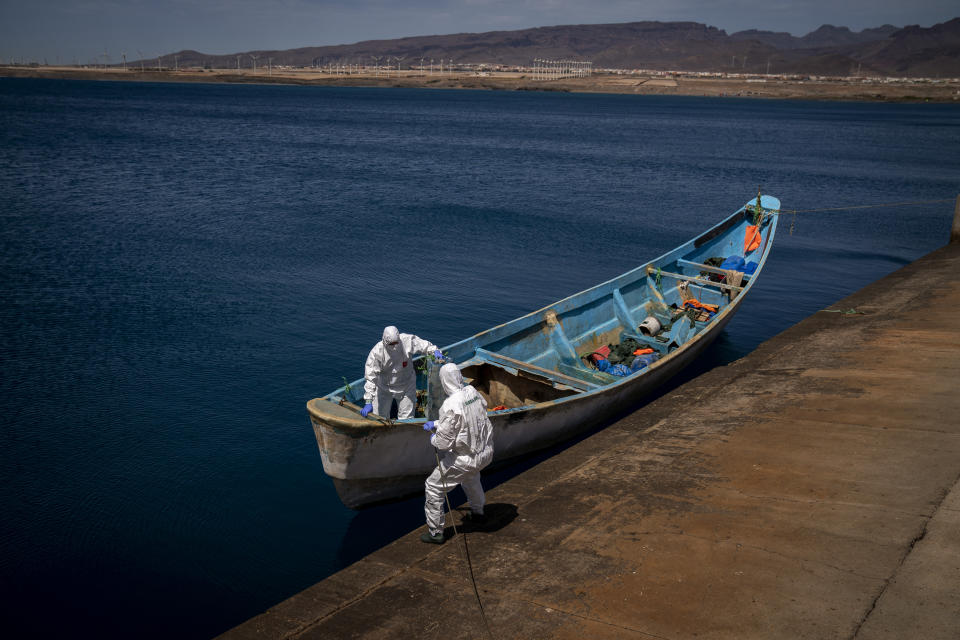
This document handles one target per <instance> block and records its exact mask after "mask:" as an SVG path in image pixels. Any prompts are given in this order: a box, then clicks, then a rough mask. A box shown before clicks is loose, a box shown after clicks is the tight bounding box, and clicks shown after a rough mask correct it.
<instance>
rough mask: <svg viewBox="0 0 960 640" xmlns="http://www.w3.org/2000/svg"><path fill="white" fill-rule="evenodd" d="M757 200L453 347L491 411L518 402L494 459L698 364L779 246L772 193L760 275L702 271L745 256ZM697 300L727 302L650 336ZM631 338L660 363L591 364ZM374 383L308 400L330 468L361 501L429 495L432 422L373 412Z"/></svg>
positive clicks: (608, 410) (345, 494) (500, 430)
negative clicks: (714, 275) (628, 367)
mask: <svg viewBox="0 0 960 640" xmlns="http://www.w3.org/2000/svg"><path fill="white" fill-rule="evenodd" d="M755 203H756V201H755V200H753V201H751V202H750V203H748V204H747V205H745V207H742V208H741V209H740V210H738V211H737V212H736V213H734V214H733V215H731V216H730V217H728V218H727V219H726V220H723V221H722V222H720V223H719V224H717V225H715V226H714V227H713V228H711V229H709V230H708V231H706V232H705V233H703V234H701V235H699V236H697V237H696V238H694V239H693V240H690V241H689V242H687V243H685V244H683V245H681V246H680V247H678V248H676V249H674V250H673V251H670V252H669V253H667V254H664V255H663V256H660V257H659V258H656V259H655V260H652V261H651V262H649V263H647V264H645V265H642V266H640V267H638V268H636V269H633V270H631V271H629V272H627V273H624V274H622V275H620V276H617V277H616V278H613V279H611V280H609V281H607V282H604V283H601V284H598V285H596V286H594V287H591V288H590V289H587V290H585V291H581V292H580V293H577V294H575V295H572V296H570V297H568V298H565V299H563V300H560V301H558V302H556V303H554V304H552V305H549V306H547V307H544V308H543V309H540V310H538V311H535V312H533V313H530V314H527V315H525V316H522V317H520V318H517V319H516V320H512V321H510V322H508V323H505V324H502V325H498V326H496V327H493V328H491V329H488V330H487V331H484V332H482V333H479V334H477V335H474V336H471V337H470V338H467V339H465V340H462V341H460V342H457V343H455V344H452V345H450V346H449V347H447V348H445V349H444V350H443V351H444V353H446V354H448V355H449V356H450V357H451V358H452V359H453V360H454V361H455V362H457V363H458V366H459V367H460V369H461V370H462V371H463V374H464V377H465V378H466V379H467V380H468V381H471V384H473V385H474V386H475V387H476V388H477V389H478V391H480V392H481V394H483V395H484V397H485V398H486V400H487V403H488V407H490V408H493V407H495V406H498V405H506V406H507V407H508V408H507V409H506V410H501V411H491V412H489V416H490V420H491V422H492V423H493V426H494V463H498V462H500V463H502V462H504V461H506V460H509V459H512V458H516V457H518V456H522V455H524V454H528V453H531V452H533V451H536V450H538V449H543V448H545V447H548V446H550V445H553V444H556V443H558V442H563V441H564V440H568V439H570V438H572V437H574V436H576V435H577V434H579V433H582V432H583V431H585V430H587V429H589V428H591V427H593V426H596V425H597V424H600V423H602V422H603V421H605V420H608V419H609V418H611V417H613V416H615V415H617V414H620V413H622V412H623V411H625V410H627V409H629V408H630V407H633V406H636V405H637V404H638V403H639V402H640V401H641V400H643V399H644V397H646V396H647V395H649V394H650V393H652V392H653V391H655V390H656V389H658V388H659V387H661V386H662V385H663V384H664V383H665V382H666V381H667V380H669V379H670V378H671V377H673V376H674V375H676V374H677V373H678V372H679V371H680V370H681V369H683V368H684V367H686V366H687V365H689V364H690V362H692V361H693V360H695V359H696V358H697V357H698V356H699V355H700V354H701V353H702V352H703V351H704V350H705V349H706V348H707V347H708V346H709V345H710V344H711V343H712V342H713V340H715V339H716V337H717V335H719V333H720V332H721V331H723V329H724V327H725V326H726V325H727V323H728V322H729V321H730V319H731V318H732V317H733V314H734V313H736V311H737V309H738V308H739V306H740V303H741V302H742V300H743V299H744V297H745V295H746V294H747V293H748V292H749V290H750V289H751V288H752V287H753V285H754V283H755V282H756V281H757V278H758V277H759V275H760V274H761V272H762V270H763V266H764V264H765V263H766V259H767V256H768V255H769V253H770V250H771V247H772V245H773V239H774V235H775V232H776V226H777V220H778V217H779V216H778V215H777V211H778V210H779V207H780V202H779V200H777V199H776V198H773V197H771V196H763V197H762V198H761V207H762V211H763V213H762V216H761V222H760V246H759V247H758V248H757V249H756V250H754V251H752V252H750V253H748V254H747V256H746V259H747V260H750V261H754V262H756V263H757V268H756V271H755V272H754V273H753V275H752V276H751V277H750V278H749V279H746V280H745V281H744V282H743V283H742V285H741V286H739V287H737V286H732V287H731V286H729V285H724V284H718V283H713V282H706V281H705V279H704V278H703V277H701V276H700V273H701V271H702V270H703V268H704V265H703V263H704V262H705V261H706V259H707V258H710V257H723V258H726V257H729V256H731V255H743V249H744V237H745V234H746V232H747V227H748V225H749V224H751V222H752V221H753V219H755V218H756V217H757V216H756V213H755V210H754V211H751V210H748V209H747V207H749V206H753V205H755ZM658 280H659V286H658V285H657V282H658ZM682 283H686V284H682ZM684 287H686V290H685V291H684V290H683V288H684ZM685 296H686V297H694V298H698V299H700V300H701V301H702V302H704V303H708V304H717V305H719V306H720V310H719V311H718V313H716V315H715V316H714V317H713V318H712V319H710V320H709V321H707V322H702V323H701V322H697V323H696V324H695V325H694V324H691V323H689V322H685V321H683V320H682V319H678V321H677V322H675V323H673V330H672V332H671V334H669V336H666V339H667V342H666V343H664V341H663V340H656V339H653V338H649V337H646V336H643V335H641V334H640V332H639V331H638V330H637V327H638V325H639V324H640V323H641V322H642V321H643V320H644V318H646V317H647V316H648V315H653V316H654V317H658V319H661V321H663V320H666V319H668V315H669V311H670V308H669V305H671V304H674V303H677V304H680V303H682V300H683V298H684V297H685ZM665 314H666V315H665ZM624 334H627V335H629V337H634V338H636V339H638V340H639V341H641V342H643V341H646V342H648V343H649V344H650V346H651V347H653V348H655V349H656V350H657V351H658V352H659V353H660V355H661V357H660V359H659V360H657V361H656V362H654V363H653V364H651V365H650V366H648V367H646V368H644V369H641V370H640V371H638V372H636V373H634V374H632V375H629V376H627V377H614V376H609V375H606V374H602V373H600V372H597V371H596V370H594V369H592V368H591V367H590V366H589V365H588V364H587V363H586V362H585V361H584V359H583V357H582V356H584V355H586V354H589V353H590V352H592V351H594V350H595V349H597V348H600V347H603V346H604V345H606V344H608V343H617V342H620V339H621V337H624ZM661 337H662V338H663V337H664V336H661ZM418 384H419V385H420V386H421V388H422V386H423V385H425V379H424V380H421V381H419V383H418ZM362 387H363V380H362V379H361V380H357V381H355V382H352V383H351V384H350V388H349V390H346V389H345V388H340V389H338V390H336V391H335V392H333V393H331V394H329V395H327V396H324V397H322V398H315V399H313V400H311V401H310V402H308V403H307V410H308V413H309V415H310V420H311V423H312V424H313V428H314V433H315V435H316V438H317V443H318V446H319V448H320V454H321V458H322V460H323V466H324V471H325V472H326V473H327V475H329V476H330V477H331V478H333V480H334V484H335V486H336V488H337V492H338V494H339V495H340V498H341V500H342V501H343V503H344V504H345V505H346V506H348V507H351V508H360V507H363V506H366V505H369V504H374V503H377V502H383V501H387V500H393V499H397V498H401V497H404V496H407V495H410V494H412V493H416V492H420V491H422V490H423V482H424V480H425V478H426V476H427V475H428V474H429V473H430V472H431V471H432V470H433V467H434V465H435V459H434V452H433V449H432V447H431V446H430V444H429V439H428V438H427V437H426V436H425V434H424V433H423V429H422V426H423V422H424V420H425V418H417V419H411V420H393V421H390V420H385V419H383V418H376V417H370V418H361V417H360V415H359V413H358V407H357V403H358V402H359V403H360V404H362V397H361V396H362ZM345 390H346V393H345Z"/></svg>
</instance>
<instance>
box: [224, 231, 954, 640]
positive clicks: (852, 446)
mask: <svg viewBox="0 0 960 640" xmlns="http://www.w3.org/2000/svg"><path fill="white" fill-rule="evenodd" d="M829 309H831V310H832V311H827V310H824V311H823V312H818V313H814V314H813V315H812V316H810V317H809V318H807V319H805V320H803V321H802V322H800V323H798V324H797V325H795V326H793V327H791V328H790V329H787V330H786V331H784V332H783V333H781V334H779V335H777V336H775V337H774V338H772V339H770V340H768V341H766V342H765V343H763V344H762V345H760V347H758V348H757V349H756V350H755V351H754V352H753V353H751V354H749V355H747V356H745V357H744V358H742V359H740V360H738V361H736V362H733V363H731V364H729V365H727V366H724V367H719V368H717V369H714V370H711V371H709V372H707V373H705V374H703V375H701V376H699V377H698V378H696V379H694V380H691V381H690V382H688V383H686V384H684V385H682V386H680V387H678V388H677V389H675V390H674V391H672V392H670V393H668V394H666V395H664V396H661V397H660V398H658V399H656V400H655V401H653V402H651V403H650V404H648V405H646V406H644V407H642V408H641V409H639V410H638V411H636V412H634V413H632V414H630V415H628V416H626V417H624V418H622V419H621V420H619V421H617V422H616V423H614V424H612V425H611V426H609V427H608V428H606V429H604V430H603V431H600V432H598V433H596V434H594V435H592V436H590V437H589V438H587V439H585V440H583V441H581V442H579V443H577V444H576V445H574V446H572V447H570V448H569V449H566V450H564V451H562V452H561V453H559V454H557V455H556V456H554V457H552V458H549V459H548V460H545V461H544V462H542V463H540V464H538V465H537V466H535V467H533V468H531V469H529V470H527V471H526V472H524V473H522V474H520V475H518V476H516V477H515V478H513V479H511V480H509V481H507V482H505V483H503V484H501V485H500V486H498V487H495V488H494V489H492V490H491V491H489V492H488V494H487V500H488V514H489V515H490V520H491V522H489V523H488V524H487V525H486V526H484V527H483V528H475V529H471V528H470V527H469V526H466V527H461V526H460V525H459V522H460V517H459V515H456V514H455V515H453V516H448V517H447V525H448V526H447V531H448V533H452V527H451V526H450V524H451V520H452V519H453V518H455V519H456V520H455V521H456V522H457V523H458V529H460V530H461V535H459V536H456V537H454V538H453V539H450V540H448V542H447V543H446V544H444V545H443V546H440V547H437V546H434V545H426V544H423V543H421V542H420V541H419V534H420V533H421V532H422V531H424V527H421V528H419V529H418V530H416V531H413V532H411V533H410V534H408V535H406V536H403V537H401V538H400V539H398V540H396V541H394V542H393V543H391V544H389V545H387V546H385V547H383V548H381V549H379V550H378V551H376V552H374V553H372V554H370V555H369V556H367V557H365V558H363V559H362V560H360V561H358V562H356V563H354V564H353V565H351V566H349V567H347V568H345V569H343V570H342V571H340V572H338V573H336V574H334V575H333V576H330V577H329V578H327V579H325V580H323V581H321V582H319V583H317V584H316V585H314V586H312V587H310V588H309V589H307V590H305V591H303V592H301V593H299V594H297V595H295V596H293V597H291V598H289V599H288V600H286V601H284V602H282V603H280V604H278V605H276V606H275V607H273V608H271V609H269V610H268V611H266V612H265V613H263V614H261V615H259V616H256V617H254V618H252V619H251V620H249V621H247V622H245V623H243V624H241V625H240V626H238V627H236V628H234V629H231V630H229V631H227V632H225V633H224V634H223V635H222V636H219V637H220V638H225V639H230V640H240V639H245V638H277V639H280V638H284V639H286V638H291V639H292V638H297V639H307V638H412V637H416V638H439V637H455V638H488V637H491V636H492V637H494V638H584V637H586V638H599V639H603V638H634V637H635V638H668V639H680V638H718V639H725V638H737V639H742V638H790V639H801V638H851V639H857V640H873V639H885V638H925V639H927V640H937V639H940V638H943V639H946V638H951V639H956V638H957V637H958V632H957V629H960V393H958V391H960V384H958V382H957V381H958V380H960V244H956V243H955V244H952V245H947V246H946V247H943V248H941V249H938V250H937V251H934V252H932V253H930V254H929V255H927V256H924V257H923V258H920V259H919V260H917V261H915V262H913V263H911V264H909V265H907V266H905V267H903V268H902V269H900V270H898V271H896V272H894V273H892V274H890V275H888V276H886V277H884V278H882V279H880V280H878V281H877V282H875V283H873V284H871V285H869V286H867V287H865V288H864V289H862V290H860V291H858V292H857V293H854V294H853V295H851V296H849V297H847V298H844V299H843V300H840V301H839V302H837V303H836V304H834V305H832V306H831V307H830V308H829ZM851 309H853V310H856V311H857V313H840V312H839V311H847V310H851ZM464 532H465V534H466V535H464ZM464 541H466V543H467V546H468V549H469V555H470V558H471V561H472V566H473V572H474V576H475V579H476V584H477V587H478V590H479V594H480V598H481V601H482V603H483V609H484V612H485V618H486V621H487V624H488V625H489V629H490V633H489V634H488V633H487V630H486V628H485V623H484V619H483V617H481V614H480V609H479V606H478V603H477V599H476V597H475V595H474V591H473V586H472V584H471V582H470V580H469V575H468V572H467V565H466V562H465V560H464V555H463V553H464V548H463V542H464Z"/></svg>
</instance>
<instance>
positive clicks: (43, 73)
mask: <svg viewBox="0 0 960 640" xmlns="http://www.w3.org/2000/svg"><path fill="white" fill-rule="evenodd" d="M0 76H6V77H32V78H59V79H76V80H131V81H138V82H232V83H259V84H269V83H273V84H299V85H313V86H340V87H408V88H431V89H475V90H499V91H562V92H580V93H620V94H636V95H689V96H727V97H738V96H739V97H751V98H787V99H801V100H853V101H887V102H960V79H950V80H934V79H907V78H898V79H876V78H821V79H804V80H799V79H793V78H785V77H777V76H767V77H749V78H748V77H698V76H697V75H695V74H682V73H680V74H671V75H661V74H653V73H647V74H641V73H624V74H615V73H594V74H593V75H591V76H588V77H582V78H562V79H549V80H538V79H535V78H534V76H533V74H532V73H518V72H503V73H500V72H484V73H477V72H473V71H471V72H459V71H453V72H447V71H446V70H445V71H444V73H442V74H441V73H440V72H439V71H437V70H434V72H433V73H430V72H429V71H423V72H421V71H419V70H410V69H404V70H402V71H397V70H395V69H394V70H389V71H387V70H384V69H381V70H379V72H377V71H375V70H373V69H360V70H359V71H358V72H355V73H349V74H348V73H340V74H338V73H335V72H330V71H328V70H326V69H323V70H321V69H282V70H278V69H270V70H267V69H257V70H256V71H253V70H251V69H239V70H235V69H208V70H204V69H184V70H179V71H173V70H163V71H149V70H144V71H141V70H140V69H133V68H131V67H129V66H128V68H127V70H123V69H118V68H106V69H103V68H101V69H83V68H76V67H52V66H44V67H0Z"/></svg>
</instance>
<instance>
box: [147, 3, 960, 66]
mask: <svg viewBox="0 0 960 640" xmlns="http://www.w3.org/2000/svg"><path fill="white" fill-rule="evenodd" d="M173 56H176V57H177V64H179V65H180V66H207V67H213V68H232V67H235V66H236V65H237V64H238V62H237V59H238V58H239V65H240V66H241V67H243V68H250V67H251V66H252V64H253V56H256V57H257V63H256V64H257V66H258V67H266V66H267V64H272V65H290V66H312V65H317V64H322V65H326V64H330V63H334V62H337V61H339V62H342V63H345V64H347V63H349V64H358V63H359V64H367V65H369V64H372V63H373V62H374V60H379V63H380V64H386V63H387V62H388V61H389V63H390V64H391V65H392V66H394V67H395V66H396V65H397V64H400V65H401V66H402V67H404V68H408V67H419V65H420V61H421V59H422V60H423V61H424V64H429V62H430V60H431V59H433V60H434V64H437V63H438V62H439V61H440V60H441V59H443V61H444V64H445V65H446V64H448V63H449V61H450V60H453V61H454V63H458V64H466V63H488V64H502V65H510V66H513V65H531V64H532V63H533V61H534V59H538V58H539V59H544V58H546V59H569V60H588V61H592V62H593V66H594V68H597V69H599V68H613V69H655V70H682V71H713V72H740V73H744V72H746V73H766V72H769V73H777V74H809V75H841V76H846V75H854V74H859V75H870V76H876V75H879V76H914V77H917V76H920V77H938V76H939V77H944V76H947V77H958V76H960V18H954V19H953V20H950V21H949V22H943V23H941V24H937V25H934V26H932V27H929V28H924V27H919V26H908V27H904V28H898V27H894V26H892V25H884V26H882V27H877V28H875V29H864V30H863V31H860V32H853V31H850V29H848V28H846V27H835V26H831V25H823V26H822V27H820V28H819V29H817V30H816V31H812V32H810V33H808V34H807V35H805V36H802V37H796V36H793V35H790V34H789V33H784V32H773V31H757V30H755V29H751V30H749V31H738V32H737V33H733V34H729V35H728V34H727V33H726V32H725V31H723V30H722V29H717V28H715V27H711V26H707V25H704V24H700V23H697V22H629V23H623V24H590V25H569V26H556V27H540V28H536V29H523V30H519V31H491V32H488V33H458V34H452V35H441V36H418V37H411V38H399V39H396V40H368V41H365V42H358V43H356V44H346V45H335V46H324V47H305V48H300V49H287V50H284V51H246V52H242V53H235V54H231V55H208V54H204V53H199V52H197V51H180V52H177V53H171V54H168V55H167V56H165V58H166V59H167V60H166V61H165V62H164V65H165V66H172V65H169V62H170V61H169V58H171V57H173ZM398 58H399V60H398Z"/></svg>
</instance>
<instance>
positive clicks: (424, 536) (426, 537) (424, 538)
mask: <svg viewBox="0 0 960 640" xmlns="http://www.w3.org/2000/svg"><path fill="white" fill-rule="evenodd" d="M443 541H444V539H443V534H442V533H438V534H437V535H435V536H434V535H430V533H421V534H420V542H430V543H432V544H443Z"/></svg>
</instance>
